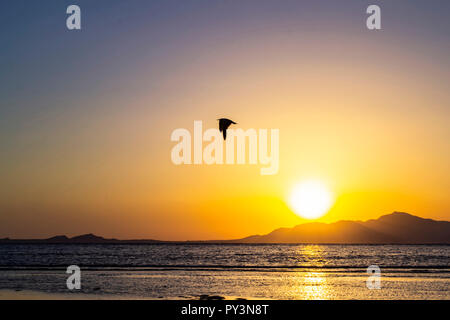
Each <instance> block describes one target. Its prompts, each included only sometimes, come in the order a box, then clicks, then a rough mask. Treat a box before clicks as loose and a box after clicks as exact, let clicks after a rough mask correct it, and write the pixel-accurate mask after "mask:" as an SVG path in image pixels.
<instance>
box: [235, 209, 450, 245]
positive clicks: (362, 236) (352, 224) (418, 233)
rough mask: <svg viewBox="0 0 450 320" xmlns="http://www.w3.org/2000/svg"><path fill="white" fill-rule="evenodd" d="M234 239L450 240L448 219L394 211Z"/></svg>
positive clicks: (302, 241) (381, 241) (326, 241)
mask: <svg viewBox="0 0 450 320" xmlns="http://www.w3.org/2000/svg"><path fill="white" fill-rule="evenodd" d="M234 242H239V243H349V244H351V243H354V244H356V243H358V244H359V243H361V244H363V243H364V244H380V243H398V244H408V243H420V244H430V243H446V244H450V222H447V221H435V220H432V219H423V218H420V217H417V216H413V215H410V214H408V213H404V212H394V213H392V214H388V215H384V216H381V217H380V218H378V219H376V220H368V221H365V222H362V221H338V222H335V223H330V224H327V223H317V222H314V223H305V224H301V225H298V226H296V227H293V228H281V229H277V230H274V231H272V232H271V233H269V234H266V235H255V236H250V237H247V238H243V239H237V240H234Z"/></svg>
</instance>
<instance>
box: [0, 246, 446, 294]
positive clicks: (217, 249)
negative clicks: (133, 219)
mask: <svg viewBox="0 0 450 320" xmlns="http://www.w3.org/2000/svg"><path fill="white" fill-rule="evenodd" d="M69 265H77V266H79V267H80V268H81V270H82V280H81V283H82V289H81V290H80V291H76V292H75V293H74V292H70V294H71V295H77V294H95V295H96V296H98V297H100V298H102V297H113V298H150V299H159V298H161V299H172V298H175V299H184V298H188V299H191V298H198V297H200V296H206V295H220V296H226V297H241V298H268V299H450V294H449V289H450V246H445V245H436V246H433V245H276V244H273V245H232V244H221V245H213V244H200V245H196V244H168V245H163V244H155V245H11V244H8V245H0V290H1V289H9V290H38V291H45V292H51V293H62V294H66V293H67V294H69V291H68V289H67V287H66V279H67V277H68V274H66V273H65V270H66V268H67V266H69ZM369 265H378V266H379V267H380V268H381V289H379V290H369V289H367V287H366V280H367V278H368V276H369V275H368V274H367V267H368V266H369Z"/></svg>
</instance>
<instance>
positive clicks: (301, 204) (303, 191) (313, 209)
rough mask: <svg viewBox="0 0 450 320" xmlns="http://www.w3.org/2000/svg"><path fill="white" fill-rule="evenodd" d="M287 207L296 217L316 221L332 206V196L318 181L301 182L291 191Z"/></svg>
mask: <svg viewBox="0 0 450 320" xmlns="http://www.w3.org/2000/svg"><path fill="white" fill-rule="evenodd" d="M289 205H290V206H291V208H292V210H293V211H294V213H295V214H297V215H298V216H300V217H302V218H305V219H317V218H320V217H321V216H323V215H324V214H325V213H327V212H328V210H329V209H330V208H331V206H332V205H333V195H332V193H331V192H330V191H329V190H328V188H327V187H326V185H325V184H323V183H322V182H320V181H318V180H309V181H303V182H301V183H299V184H297V185H295V186H294V188H293V189H292V192H291V195H290V198H289Z"/></svg>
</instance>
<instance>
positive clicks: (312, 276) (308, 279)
mask: <svg viewBox="0 0 450 320" xmlns="http://www.w3.org/2000/svg"><path fill="white" fill-rule="evenodd" d="M298 254H299V259H300V260H302V261H304V262H306V263H307V264H308V265H313V266H322V265H325V261H324V260H323V255H322V248H321V247H320V246H318V245H307V246H301V247H300V249H299V252H298ZM294 290H295V295H296V297H297V299H302V300H314V299H316V300H322V299H329V298H330V293H331V287H330V286H329V284H328V283H327V277H326V273H325V272H324V271H316V270H314V271H311V270H302V271H299V272H297V275H296V285H295V288H294Z"/></svg>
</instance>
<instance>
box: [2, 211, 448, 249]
mask: <svg viewBox="0 0 450 320" xmlns="http://www.w3.org/2000/svg"><path fill="white" fill-rule="evenodd" d="M5 243H43V244H46V243H48V244H58V243H61V244H65V243H79V244H89V243H93V244H153V243H324V244H325V243H327V244H337V243H341V244H450V222H448V221H436V220H432V219H424V218H420V217H417V216H413V215H411V214H408V213H404V212H394V213H391V214H387V215H384V216H381V217H380V218H378V219H372V220H368V221H347V220H343V221H338V222H335V223H318V222H312V223H305V224H300V225H298V226H295V227H293V228H280V229H276V230H274V231H272V232H270V233H268V234H266V235H253V236H249V237H246V238H242V239H234V240H209V241H160V240H153V239H142V240H118V239H106V238H103V237H99V236H96V235H94V234H92V233H89V234H84V235H80V236H76V237H73V238H68V237H67V236H64V235H60V236H55V237H51V238H48V239H9V238H3V239H0V244H5Z"/></svg>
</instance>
